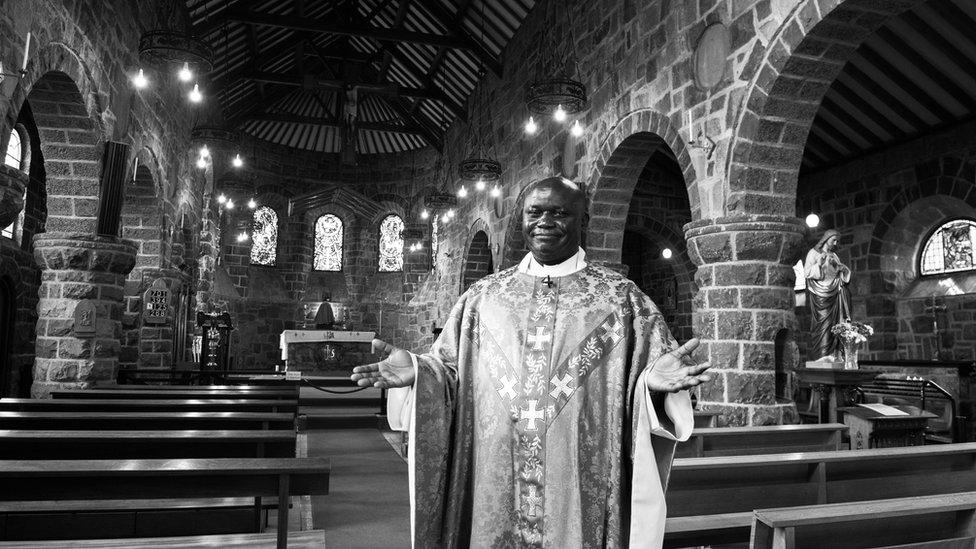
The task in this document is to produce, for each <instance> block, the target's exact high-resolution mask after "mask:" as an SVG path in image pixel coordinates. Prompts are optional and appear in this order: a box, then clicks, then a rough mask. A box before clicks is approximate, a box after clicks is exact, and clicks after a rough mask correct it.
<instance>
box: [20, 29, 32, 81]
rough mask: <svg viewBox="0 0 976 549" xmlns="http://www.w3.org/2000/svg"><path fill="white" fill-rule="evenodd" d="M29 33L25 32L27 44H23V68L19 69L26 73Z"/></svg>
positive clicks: (28, 55) (28, 56) (28, 54)
mask: <svg viewBox="0 0 976 549" xmlns="http://www.w3.org/2000/svg"><path fill="white" fill-rule="evenodd" d="M30 37H31V33H30V31H27V42H26V43H25V44H24V66H22V67H21V68H20V70H21V71H23V72H27V61H28V60H29V59H30Z"/></svg>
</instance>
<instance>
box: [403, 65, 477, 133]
mask: <svg viewBox="0 0 976 549" xmlns="http://www.w3.org/2000/svg"><path fill="white" fill-rule="evenodd" d="M387 51H389V52H390V54H391V55H393V57H394V58H396V60H397V61H399V62H400V63H401V64H402V65H403V66H404V67H406V69H407V70H408V71H410V72H411V73H413V74H414V76H415V77H416V78H417V79H418V80H420V81H424V80H425V78H424V76H417V75H425V74H426V73H425V72H424V71H423V69H421V68H420V67H418V66H417V64H416V63H414V62H413V61H412V60H411V59H410V58H408V57H407V56H405V55H403V54H401V53H400V52H399V51H397V50H396V49H389V48H387ZM430 89H432V90H436V92H437V94H438V95H439V96H440V97H437V98H435V99H437V100H438V101H440V102H441V103H443V104H444V106H445V107H447V108H448V109H449V110H450V111H451V112H452V113H454V116H456V117H458V118H460V119H461V120H462V121H464V122H467V121H468V111H467V110H465V108H464V107H463V106H461V105H458V104H457V103H455V102H454V101H452V100H451V99H450V98H449V97H448V96H447V94H446V93H444V92H443V90H440V89H438V88H436V87H434V86H432V87H431V88H430Z"/></svg>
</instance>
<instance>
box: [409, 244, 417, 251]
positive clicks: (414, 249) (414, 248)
mask: <svg viewBox="0 0 976 549" xmlns="http://www.w3.org/2000/svg"><path fill="white" fill-rule="evenodd" d="M410 251H411V252H416V251H417V245H416V244H411V245H410Z"/></svg>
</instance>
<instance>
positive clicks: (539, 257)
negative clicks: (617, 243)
mask: <svg viewBox="0 0 976 549" xmlns="http://www.w3.org/2000/svg"><path fill="white" fill-rule="evenodd" d="M584 203H585V200H584V196H583V192H582V191H581V190H580V189H579V188H578V187H576V186H575V185H573V184H572V183H570V182H569V181H562V180H560V179H556V178H553V179H547V180H544V181H542V182H540V183H538V184H536V186H535V187H534V188H532V189H530V190H529V192H528V194H527V195H526V197H525V203H524V206H523V209H522V234H523V235H524V236H525V242H526V244H527V245H528V247H529V251H531V252H532V255H533V257H535V260H536V261H538V262H539V263H542V264H543V265H554V264H557V263H560V262H562V261H565V260H567V259H569V258H570V257H572V256H573V254H575V253H576V252H577V250H578V249H579V244H580V234H581V232H582V224H583V217H584Z"/></svg>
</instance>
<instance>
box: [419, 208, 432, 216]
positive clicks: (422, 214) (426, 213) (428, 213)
mask: <svg viewBox="0 0 976 549" xmlns="http://www.w3.org/2000/svg"><path fill="white" fill-rule="evenodd" d="M428 217H430V212H428V211H427V208H424V211H422V212H420V219H427V218H428Z"/></svg>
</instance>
